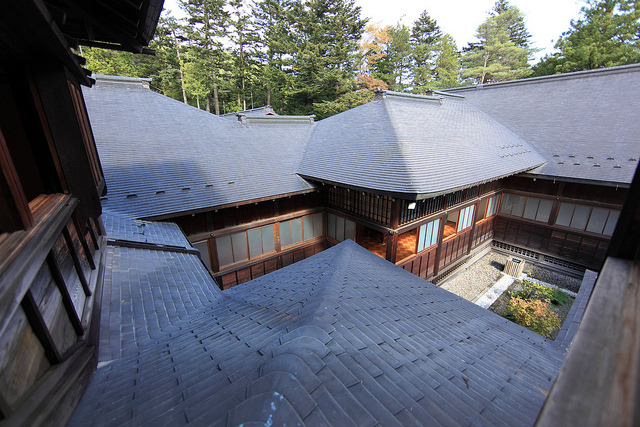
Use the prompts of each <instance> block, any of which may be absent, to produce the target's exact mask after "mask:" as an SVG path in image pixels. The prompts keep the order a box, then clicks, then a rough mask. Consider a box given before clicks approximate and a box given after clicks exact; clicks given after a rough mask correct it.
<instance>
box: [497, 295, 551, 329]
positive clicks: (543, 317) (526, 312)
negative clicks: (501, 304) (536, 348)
mask: <svg viewBox="0 0 640 427" xmlns="http://www.w3.org/2000/svg"><path fill="white" fill-rule="evenodd" d="M509 314H510V315H511V316H512V317H513V319H514V320H515V322H516V323H517V324H519V325H520V326H524V327H525V328H527V329H530V330H532V331H533V332H537V333H539V334H540V335H543V336H545V337H547V338H549V337H551V333H552V332H553V331H554V330H556V329H559V328H560V319H559V318H558V315H557V314H556V313H554V312H553V310H551V307H549V301H548V300H538V299H532V300H526V299H524V298H521V297H518V296H516V297H513V298H511V300H509Z"/></svg>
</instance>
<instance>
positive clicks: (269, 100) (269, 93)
mask: <svg viewBox="0 0 640 427" xmlns="http://www.w3.org/2000/svg"><path fill="white" fill-rule="evenodd" d="M267 105H271V88H270V87H268V88H267Z"/></svg>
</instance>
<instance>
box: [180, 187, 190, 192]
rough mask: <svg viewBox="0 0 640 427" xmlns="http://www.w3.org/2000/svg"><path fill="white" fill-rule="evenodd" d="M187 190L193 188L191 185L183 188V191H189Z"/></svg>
mask: <svg viewBox="0 0 640 427" xmlns="http://www.w3.org/2000/svg"><path fill="white" fill-rule="evenodd" d="M187 190H191V187H184V188H183V189H182V191H187Z"/></svg>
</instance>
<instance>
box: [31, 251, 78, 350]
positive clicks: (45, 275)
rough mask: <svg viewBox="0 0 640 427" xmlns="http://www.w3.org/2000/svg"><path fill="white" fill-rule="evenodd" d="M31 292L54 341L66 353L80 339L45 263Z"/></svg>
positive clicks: (57, 347) (58, 348)
mask: <svg viewBox="0 0 640 427" xmlns="http://www.w3.org/2000/svg"><path fill="white" fill-rule="evenodd" d="M31 293H32V295H33V299H34V300H35V302H36V304H37V306H38V310H39V311H40V313H41V314H42V318H43V320H44V322H45V324H46V325H47V328H48V329H49V332H50V334H51V338H52V339H53V343H54V345H55V347H56V349H57V350H58V352H59V353H60V354H64V352H65V351H67V350H68V349H69V348H71V346H73V344H75V343H76V341H77V340H78V336H77V335H76V331H75V330H74V328H73V325H72V324H71V320H70V319H69V315H68V314H67V312H66V310H65V307H64V304H63V302H62V295H61V294H60V290H59V289H58V287H57V285H56V283H55V281H54V278H53V275H52V273H51V270H50V269H49V267H48V266H47V264H46V263H45V264H43V265H42V268H40V271H39V272H38V275H37V276H36V278H35V279H34V281H33V283H32V285H31Z"/></svg>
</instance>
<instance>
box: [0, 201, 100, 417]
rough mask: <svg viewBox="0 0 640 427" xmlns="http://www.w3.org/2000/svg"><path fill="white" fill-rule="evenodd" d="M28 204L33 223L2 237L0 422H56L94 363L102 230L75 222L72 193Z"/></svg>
mask: <svg viewBox="0 0 640 427" xmlns="http://www.w3.org/2000/svg"><path fill="white" fill-rule="evenodd" d="M29 205H30V209H31V211H32V213H33V217H34V225H33V226H32V227H30V228H28V229H27V230H22V231H15V232H13V233H5V234H3V235H1V236H0V260H2V261H1V263H0V343H1V345H2V353H1V356H0V412H1V413H2V418H4V421H3V422H2V423H9V424H16V425H33V424H41V423H42V422H44V421H46V422H47V423H53V424H55V423H56V421H59V422H64V421H65V420H66V417H68V416H70V412H69V410H67V411H66V412H65V410H64V407H65V405H66V404H71V402H72V401H74V399H76V398H77V397H78V396H77V393H80V392H81V391H82V390H83V388H84V386H83V384H86V381H88V379H89V378H90V374H91V372H92V371H93V369H94V367H95V364H96V363H97V359H96V356H97V355H96V351H95V350H96V348H97V347H96V346H97V338H98V335H97V327H98V326H99V325H98V321H97V319H98V317H97V314H99V301H100V294H101V290H102V275H103V273H104V272H103V271H102V270H101V268H100V266H103V265H104V259H102V257H103V255H104V254H105V251H104V250H103V243H104V236H101V235H100V234H101V233H100V230H99V229H98V227H97V226H96V224H95V222H93V221H91V223H90V224H87V226H86V227H80V224H79V223H78V222H77V220H76V216H75V215H74V212H75V210H76V207H77V205H78V201H77V200H76V199H74V198H72V197H71V196H68V195H63V194H49V195H41V196H39V197H38V198H36V199H35V200H33V201H32V202H31V203H30V204H29ZM82 228H85V229H86V231H87V232H86V234H85V235H82V234H81V232H80V230H81V229H82ZM96 301H97V304H94V303H95V302H96ZM96 310H97V313H96ZM92 325H93V326H94V327H93V328H92ZM91 362H93V363H91ZM83 380H84V381H85V382H84V383H83Z"/></svg>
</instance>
